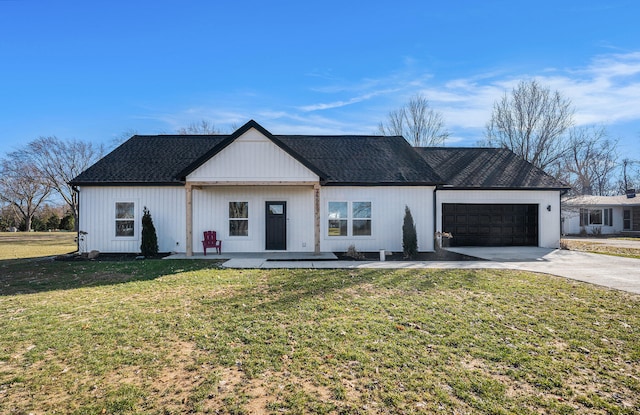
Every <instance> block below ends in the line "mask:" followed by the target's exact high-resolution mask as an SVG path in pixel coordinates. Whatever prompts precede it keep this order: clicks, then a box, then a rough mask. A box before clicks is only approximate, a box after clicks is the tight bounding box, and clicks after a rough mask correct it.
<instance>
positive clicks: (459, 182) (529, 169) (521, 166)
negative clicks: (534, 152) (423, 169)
mask: <svg viewBox="0 0 640 415" xmlns="http://www.w3.org/2000/svg"><path fill="white" fill-rule="evenodd" d="M416 151H417V152H418V153H419V154H420V155H421V156H422V157H423V158H424V159H425V160H426V161H427V163H428V164H430V165H431V166H437V167H436V168H437V171H438V173H439V174H440V177H442V179H443V180H444V182H443V184H446V185H450V186H453V187H457V188H477V189H489V188H491V189H532V188H533V189H565V188H567V187H568V186H566V185H565V184H564V183H562V182H560V181H559V180H557V179H556V178H554V177H553V176H550V175H548V174H547V173H545V172H544V171H542V170H541V169H539V168H537V167H535V166H534V165H533V164H531V163H529V162H528V161H526V160H524V159H523V158H521V157H519V156H517V155H516V154H515V153H513V152H512V151H511V150H508V149H506V148H462V147H418V148H416Z"/></svg>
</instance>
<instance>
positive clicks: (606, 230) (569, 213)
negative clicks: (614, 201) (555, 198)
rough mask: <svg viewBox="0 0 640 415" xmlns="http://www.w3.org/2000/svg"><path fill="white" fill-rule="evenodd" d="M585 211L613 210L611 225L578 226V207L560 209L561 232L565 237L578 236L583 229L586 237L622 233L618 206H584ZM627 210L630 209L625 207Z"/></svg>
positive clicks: (620, 208)
mask: <svg viewBox="0 0 640 415" xmlns="http://www.w3.org/2000/svg"><path fill="white" fill-rule="evenodd" d="M584 208H585V209H609V208H611V209H613V210H612V212H611V215H612V219H613V225H611V226H606V225H587V226H580V207H578V206H575V207H573V206H570V207H563V209H562V219H563V221H564V222H563V224H562V232H563V234H565V235H579V234H580V232H581V231H582V228H584V231H585V232H586V233H587V234H588V235H592V234H594V233H600V234H602V235H610V234H618V233H622V232H623V227H624V223H623V216H622V215H623V210H624V209H623V208H622V207H620V206H585V207H584ZM627 209H632V208H631V207H627Z"/></svg>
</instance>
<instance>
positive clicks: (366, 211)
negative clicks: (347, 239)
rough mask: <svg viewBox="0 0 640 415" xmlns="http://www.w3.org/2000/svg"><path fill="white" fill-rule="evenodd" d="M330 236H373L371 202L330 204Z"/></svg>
mask: <svg viewBox="0 0 640 415" xmlns="http://www.w3.org/2000/svg"><path fill="white" fill-rule="evenodd" d="M328 216H329V217H328V219H329V222H328V225H329V227H328V229H329V231H328V235H329V236H371V202H329V209H328Z"/></svg>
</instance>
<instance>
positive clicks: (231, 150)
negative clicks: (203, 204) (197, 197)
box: [187, 129, 318, 182]
mask: <svg viewBox="0 0 640 415" xmlns="http://www.w3.org/2000/svg"><path fill="white" fill-rule="evenodd" d="M187 181H239V182H242V181H260V182H264V181H318V176H317V175H316V174H314V173H313V172H312V171H310V170H309V169H307V168H306V167H305V166H303V165H302V164H300V162H299V161H297V160H296V159H294V158H293V157H291V156H290V155H289V154H288V153H287V152H285V151H284V150H282V149H281V148H280V147H278V146H277V145H275V144H274V143H273V142H272V141H271V140H269V139H268V138H266V137H265V136H263V135H262V134H260V133H259V132H258V131H256V130H255V129H250V130H249V131H247V132H246V133H245V134H243V135H242V136H240V137H238V138H237V139H236V140H235V141H234V142H233V143H231V144H230V145H229V146H228V147H227V148H225V149H224V150H222V151H221V152H220V153H218V154H216V155H215V156H214V157H213V158H212V159H211V160H209V161H207V162H206V163H204V164H203V165H202V166H200V167H199V168H198V169H196V170H195V171H194V172H192V173H191V174H190V175H189V176H188V177H187Z"/></svg>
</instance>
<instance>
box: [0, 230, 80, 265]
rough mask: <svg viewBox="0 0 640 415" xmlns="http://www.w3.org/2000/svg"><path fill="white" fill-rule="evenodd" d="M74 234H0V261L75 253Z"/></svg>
mask: <svg viewBox="0 0 640 415" xmlns="http://www.w3.org/2000/svg"><path fill="white" fill-rule="evenodd" d="M76 235H77V234H76V233H75V232H0V260H3V259H20V258H36V257H43V256H51V255H61V254H67V253H69V252H75V251H76V250H77V248H78V247H77V245H76V242H75V238H76Z"/></svg>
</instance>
